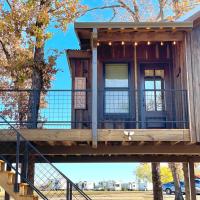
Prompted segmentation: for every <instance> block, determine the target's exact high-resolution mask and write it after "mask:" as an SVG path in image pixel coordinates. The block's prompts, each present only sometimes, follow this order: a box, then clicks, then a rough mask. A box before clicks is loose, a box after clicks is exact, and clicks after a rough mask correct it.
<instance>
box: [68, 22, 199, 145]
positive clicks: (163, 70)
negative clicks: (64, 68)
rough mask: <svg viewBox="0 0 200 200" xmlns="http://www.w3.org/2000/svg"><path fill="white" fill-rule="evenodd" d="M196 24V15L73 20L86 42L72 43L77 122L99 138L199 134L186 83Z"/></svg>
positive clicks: (193, 137)
mask: <svg viewBox="0 0 200 200" xmlns="http://www.w3.org/2000/svg"><path fill="white" fill-rule="evenodd" d="M192 29H193V23H191V22H181V23H138V24H137V23H75V31H76V33H77V36H78V39H79V41H80V47H81V49H80V50H67V55H68V59H69V64H70V69H71V76H72V88H73V91H74V95H73V98H72V121H73V122H74V123H72V128H73V129H88V128H92V133H93V142H94V143H95V144H96V145H97V143H98V139H100V140H101V139H102V138H107V139H108V138H109V139H112V140H113V141H118V140H120V138H121V141H123V140H124V139H123V138H124V137H126V136H128V137H127V138H128V139H129V140H130V141H140V142H143V141H144V142H145V141H153V142H155V141H165V142H167V141H176V142H178V141H185V142H194V141H197V137H198V136H197V133H196V132H194V130H193V129H192V128H193V126H195V125H194V124H192V123H193V122H192V121H191V117H192V116H191V113H190V112H192V110H191V108H192V105H191V103H192V102H191V96H190V95H191V93H190V92H189V91H188V87H189V86H190V77H189V76H190V75H189V74H190V73H189V72H190V71H189V70H191V69H192V67H193V66H191V64H190V63H188V62H189V61H188V52H187V49H188V48H189V47H188V41H187V37H188V35H189V34H190V33H191V32H192ZM188 100H189V103H188ZM90 122H91V123H90Z"/></svg>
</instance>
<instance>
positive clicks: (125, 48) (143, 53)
mask: <svg viewBox="0 0 200 200" xmlns="http://www.w3.org/2000/svg"><path fill="white" fill-rule="evenodd" d="M117 62H118V63H120V62H121V63H128V64H129V79H130V84H129V86H130V90H131V91H132V92H131V93H130V116H129V117H128V118H120V116H116V117H114V118H113V117H112V118H109V116H108V115H107V116H106V115H104V107H103V102H104V97H103V89H104V72H103V68H104V65H105V63H117ZM134 62H135V58H134V46H133V45H132V44H126V45H121V43H113V45H112V46H109V45H108V44H101V45H100V46H99V48H98V90H99V91H101V92H99V94H98V95H99V96H98V100H99V103H98V106H99V108H98V110H99V112H98V113H99V116H98V121H99V122H102V121H103V122H102V123H99V125H100V126H99V127H101V128H135V127H136V123H129V122H128V121H136V105H135V96H136V95H135V93H134V92H135V91H134V90H135V89H136V87H135V71H136V70H135V66H134ZM136 62H137V76H138V83H137V85H138V86H139V85H140V81H141V80H140V78H139V76H140V64H142V63H155V65H156V63H166V64H168V65H169V68H170V69H172V71H173V66H172V64H173V63H172V45H171V43H164V45H163V46H161V45H160V43H152V44H151V45H149V46H148V45H147V44H146V43H140V44H139V45H138V46H137V47H136ZM170 73H173V72H170ZM168 75H169V74H168ZM172 78H173V77H172ZM172 82H173V81H172ZM170 87H171V86H170ZM177 87H178V86H177ZM137 89H140V88H137ZM179 89H181V88H179ZM139 107H140V106H139ZM170 112H171V111H170ZM139 114H140V112H139ZM140 118H141V116H139V119H138V120H140ZM109 121H112V122H114V121H118V122H117V123H109ZM119 121H121V122H122V123H119ZM123 121H127V122H126V123H123Z"/></svg>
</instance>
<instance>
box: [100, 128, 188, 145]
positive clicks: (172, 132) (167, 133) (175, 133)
mask: <svg viewBox="0 0 200 200" xmlns="http://www.w3.org/2000/svg"><path fill="white" fill-rule="evenodd" d="M124 131H125V130H124V129H99V130H98V141H129V138H128V137H127V136H126V135H125V134H124ZM130 131H132V132H134V134H133V135H132V136H131V141H152V142H153V141H154V142H162V141H175V142H177V141H190V136H189V130H188V129H131V130H130Z"/></svg>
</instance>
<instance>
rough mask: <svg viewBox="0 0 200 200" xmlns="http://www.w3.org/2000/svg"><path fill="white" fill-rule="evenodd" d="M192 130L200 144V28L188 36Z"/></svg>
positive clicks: (187, 51) (194, 29)
mask: <svg viewBox="0 0 200 200" xmlns="http://www.w3.org/2000/svg"><path fill="white" fill-rule="evenodd" d="M186 53H187V55H186V61H187V78H188V84H189V85H188V90H189V111H190V128H191V137H192V140H193V142H195V141H196V140H197V142H200V114H199V113H200V103H199V100H200V26H196V27H194V28H193V30H192V32H191V33H187V36H186Z"/></svg>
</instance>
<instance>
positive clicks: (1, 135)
mask: <svg viewBox="0 0 200 200" xmlns="http://www.w3.org/2000/svg"><path fill="white" fill-rule="evenodd" d="M125 131H126V132H127V131H129V132H131V133H132V134H133V135H131V138H129V137H128V136H127V135H125ZM20 132H21V134H22V135H23V136H24V137H25V138H26V139H27V140H29V141H44V142H45V141H46V142H59V141H69V142H91V141H92V131H91V129H32V130H30V129H21V130H20ZM15 139H16V135H15V134H14V133H13V132H12V130H0V141H1V142H6V141H10V142H11V141H15ZM112 141H113V142H115V141H117V142H128V141H130V142H134V141H137V142H141V141H144V142H182V141H184V142H189V141H190V132H189V129H128V130H125V129H99V130H98V142H112Z"/></svg>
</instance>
